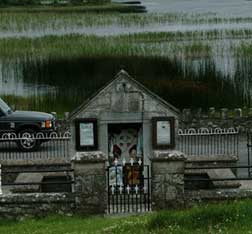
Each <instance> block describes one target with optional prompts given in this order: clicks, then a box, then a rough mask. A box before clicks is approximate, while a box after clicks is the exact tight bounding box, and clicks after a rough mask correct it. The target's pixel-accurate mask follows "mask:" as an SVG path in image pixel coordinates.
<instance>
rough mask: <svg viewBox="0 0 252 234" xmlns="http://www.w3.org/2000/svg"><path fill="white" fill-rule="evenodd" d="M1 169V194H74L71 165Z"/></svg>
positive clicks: (2, 167)
mask: <svg viewBox="0 0 252 234" xmlns="http://www.w3.org/2000/svg"><path fill="white" fill-rule="evenodd" d="M0 168H1V169H0V194H1V193H2V191H3V190H6V191H7V192H8V193H9V192H11V193H19V192H22V193H25V192H28V193H30V192H72V184H73V183H74V175H73V172H74V170H73V169H72V168H71V164H51V165H44V164H36V165H0ZM6 191H5V192H6Z"/></svg>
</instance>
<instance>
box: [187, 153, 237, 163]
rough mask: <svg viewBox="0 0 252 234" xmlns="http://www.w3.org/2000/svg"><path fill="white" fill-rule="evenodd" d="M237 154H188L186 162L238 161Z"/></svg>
mask: <svg viewBox="0 0 252 234" xmlns="http://www.w3.org/2000/svg"><path fill="white" fill-rule="evenodd" d="M237 161H238V156H237V155H205V156H193V155H191V156H187V159H186V162H237Z"/></svg>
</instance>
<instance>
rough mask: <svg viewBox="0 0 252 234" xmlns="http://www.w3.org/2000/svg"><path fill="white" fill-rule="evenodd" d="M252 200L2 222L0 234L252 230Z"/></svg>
mask: <svg viewBox="0 0 252 234" xmlns="http://www.w3.org/2000/svg"><path fill="white" fill-rule="evenodd" d="M251 220H252V200H244V201H231V202H224V203H218V204H204V205H201V206H195V207H193V208H190V209H187V210H181V211H174V210H170V211H168V210H167V211H162V212H156V213H151V214H146V215H138V216H128V217H122V216H121V217H105V218H103V217H90V218H81V217H62V216H51V217H47V218H42V219H25V220H23V221H6V220H5V221H4V220H2V221H1V222H0V233H1V234H9V233H10V234H35V233H36V234H77V233H78V234H83V233H118V234H119V233H120V234H124V233H137V234H143V233H152V234H154V233H159V234H161V233H162V234H163V233H169V234H170V233H171V234H172V233H174V234H175V233H176V234H177V233H185V234H190V233H194V234H203V233H228V234H239V233H242V234H245V233H252V222H251Z"/></svg>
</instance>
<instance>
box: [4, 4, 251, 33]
mask: <svg viewBox="0 0 252 234" xmlns="http://www.w3.org/2000/svg"><path fill="white" fill-rule="evenodd" d="M77 9H79V10H80V9H81V7H80V8H77V7H76V10H77ZM63 13H64V12H53V13H51V12H43V11H42V12H35V13H29V14H27V12H22V11H21V12H6V11H3V10H2V11H1V10H0V22H1V24H0V31H1V32H6V31H8V32H9V31H10V32H23V31H27V32H31V31H35V30H43V31H45V30H63V29H66V28H71V27H76V28H81V27H104V26H113V25H117V26H121V27H131V26H138V27H144V26H148V25H152V24H175V25H176V24H186V25H188V24H190V25H199V24H242V23H251V22H252V17H244V18H220V17H217V16H215V15H213V14H210V13H198V14H196V13H194V14H192V13H163V14H158V13H144V14H120V13H111V12H108V13H106V12H105V13H92V12H91V13H90V12H85V13H83V12H79V13H78V12H75V11H73V12H69V13H67V14H63Z"/></svg>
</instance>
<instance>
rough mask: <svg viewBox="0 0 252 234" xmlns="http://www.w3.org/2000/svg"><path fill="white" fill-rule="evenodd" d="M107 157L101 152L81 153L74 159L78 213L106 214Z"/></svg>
mask: <svg viewBox="0 0 252 234" xmlns="http://www.w3.org/2000/svg"><path fill="white" fill-rule="evenodd" d="M105 161H106V160H105V156H104V155H103V154H102V153H101V152H96V151H95V152H81V153H77V154H76V155H75V157H74V158H73V160H72V162H73V168H74V175H75V185H74V188H73V189H74V192H75V196H76V206H77V207H78V209H77V212H78V213H80V214H84V215H89V214H104V213H105V212H106V209H107V187H106V168H105Z"/></svg>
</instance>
